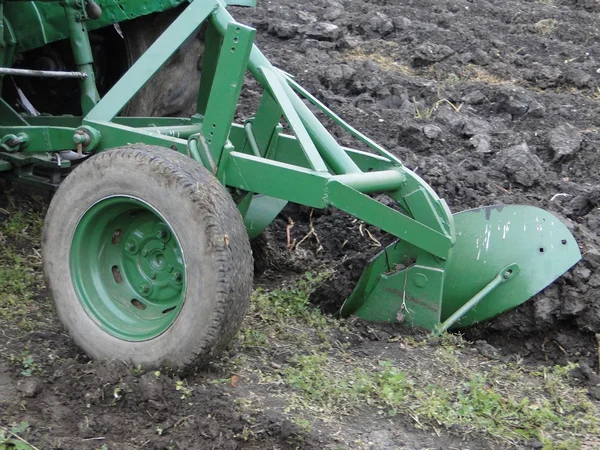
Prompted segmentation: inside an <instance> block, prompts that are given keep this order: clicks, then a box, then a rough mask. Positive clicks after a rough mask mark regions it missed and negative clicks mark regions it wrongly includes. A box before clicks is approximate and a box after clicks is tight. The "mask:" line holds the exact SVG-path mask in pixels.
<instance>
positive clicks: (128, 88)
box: [84, 0, 220, 123]
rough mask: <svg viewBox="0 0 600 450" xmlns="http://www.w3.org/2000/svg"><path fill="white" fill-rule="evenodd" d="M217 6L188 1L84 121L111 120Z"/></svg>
mask: <svg viewBox="0 0 600 450" xmlns="http://www.w3.org/2000/svg"><path fill="white" fill-rule="evenodd" d="M218 7H220V5H219V2H218V1H217V0H201V1H194V2H192V3H191V4H190V6H188V7H187V8H186V9H185V10H184V11H183V12H182V13H181V15H180V16H179V17H178V18H177V19H175V21H174V22H173V23H172V24H171V26H169V28H167V30H166V31H165V32H164V33H163V35H162V36H161V37H160V38H159V39H158V40H157V41H156V42H155V43H154V44H152V45H151V46H150V48H149V49H148V50H147V51H146V52H145V53H144V54H143V55H142V56H141V57H140V59H139V60H138V61H137V62H136V63H135V64H134V65H133V66H132V67H131V68H130V69H129V70H128V71H127V72H126V73H125V74H124V75H123V76H122V77H121V79H120V80H119V81H118V82H117V83H116V84H115V85H114V86H113V88H112V89H111V90H110V91H108V93H107V94H106V95H105V96H104V97H103V98H102V100H100V102H98V104H97V105H96V107H95V108H94V109H92V110H91V111H90V112H89V114H88V115H87V116H86V117H85V118H84V123H87V122H93V121H103V122H108V121H110V120H112V119H113V118H114V117H115V116H116V115H117V114H118V113H119V111H121V110H122V109H123V108H124V107H125V105H127V103H128V102H129V101H130V100H131V99H132V98H133V97H134V95H135V94H136V93H137V92H138V91H139V90H140V89H142V88H143V87H144V86H145V84H146V83H147V82H148V80H150V78H152V76H153V75H154V74H155V73H156V72H157V71H158V70H159V69H160V68H161V67H162V66H163V65H164V64H165V63H166V62H167V60H168V59H169V58H170V57H171V55H173V54H174V53H175V52H176V51H177V50H178V49H179V48H180V47H181V45H182V44H183V43H184V42H185V40H186V39H188V38H189V37H190V36H191V35H192V34H193V33H194V32H195V31H196V30H197V29H198V28H199V27H200V25H201V23H202V22H203V21H204V20H205V19H206V18H207V17H208V16H209V15H210V14H211V12H213V10H214V9H215V8H218Z"/></svg>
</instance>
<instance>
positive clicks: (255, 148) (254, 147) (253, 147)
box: [244, 122, 262, 158]
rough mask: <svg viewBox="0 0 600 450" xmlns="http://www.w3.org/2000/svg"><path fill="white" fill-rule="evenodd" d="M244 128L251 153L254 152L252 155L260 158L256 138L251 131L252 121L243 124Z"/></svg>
mask: <svg viewBox="0 0 600 450" xmlns="http://www.w3.org/2000/svg"><path fill="white" fill-rule="evenodd" d="M244 129H245V130H246V139H248V144H249V145H250V149H251V150H252V153H253V154H254V156H258V157H259V158H260V157H261V156H262V155H261V154H260V148H259V147H258V143H257V142H256V138H255V137H254V133H253V132H252V123H251V122H246V123H245V124H244Z"/></svg>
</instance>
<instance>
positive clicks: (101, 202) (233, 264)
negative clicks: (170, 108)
mask: <svg viewBox="0 0 600 450" xmlns="http://www.w3.org/2000/svg"><path fill="white" fill-rule="evenodd" d="M43 267H44V276H45V279H46V283H47V286H48V288H49V291H50V294H51V296H52V298H53V300H54V303H55V306H56V310H57V313H58V316H59V318H60V319H61V321H62V323H63V325H64V326H65V328H66V329H67V330H68V332H69V334H70V335H71V336H72V338H73V340H74V341H75V342H76V343H77V344H78V345H79V346H80V347H81V348H82V349H83V350H84V351H85V352H86V353H87V354H88V355H90V356H91V357H92V358H94V359H100V360H112V359H114V360H121V361H127V362H129V363H131V364H134V365H138V364H139V365H142V366H143V367H147V368H150V367H158V366H168V367H171V368H174V369H184V368H187V367H190V366H196V365H202V364H203V363H205V362H206V361H207V360H208V359H210V358H211V357H212V356H213V355H214V354H216V353H218V352H219V351H220V350H221V349H222V348H223V347H224V346H225V345H227V343H228V342H229V341H230V339H231V338H232V337H233V336H234V334H235V333H236V332H237V330H238V329H239V327H240V325H241V323H242V320H243V317H244V314H245V312H246V310H247V307H248V303H249V298H250V293H251V290H252V277H253V274H252V254H251V250H250V243H249V240H248V235H247V234H246V230H245V228H244V224H243V221H242V218H241V215H240V213H239V211H238V209H237V208H236V206H235V204H234V202H233V201H232V199H231V196H230V195H229V193H228V192H227V190H226V189H225V188H224V187H223V186H222V185H221V184H220V183H219V182H218V181H217V179H216V178H215V177H214V176H213V175H211V174H210V173H209V172H208V171H207V170H206V169H205V168H204V167H202V166H200V165H198V164H195V163H193V162H192V161H191V160H190V159H189V158H187V157H185V156H183V155H181V154H179V153H177V152H173V151H171V150H167V149H164V148H161V147H153V146H146V145H131V146H127V147H122V148H118V149H113V150H109V151H106V152H103V153H100V154H98V155H96V156H93V157H92V158H90V159H89V160H88V161H86V162H84V163H82V164H81V165H80V166H79V167H78V168H76V169H75V170H74V171H73V172H72V173H71V174H70V175H69V176H68V177H67V178H66V180H65V181H64V182H63V183H62V184H61V186H60V188H59V190H58V191H57V193H56V195H55V196H54V198H53V200H52V203H51V205H50V208H49V210H48V214H47V216H46V221H45V227H44V235H43Z"/></svg>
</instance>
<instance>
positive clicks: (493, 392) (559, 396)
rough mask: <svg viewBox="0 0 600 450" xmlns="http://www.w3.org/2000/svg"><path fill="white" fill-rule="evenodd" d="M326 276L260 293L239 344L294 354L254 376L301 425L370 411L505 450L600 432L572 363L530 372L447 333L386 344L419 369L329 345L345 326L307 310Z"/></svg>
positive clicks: (599, 417)
mask: <svg viewBox="0 0 600 450" xmlns="http://www.w3.org/2000/svg"><path fill="white" fill-rule="evenodd" d="M323 278H326V276H317V277H314V276H310V277H308V278H305V279H303V280H301V281H300V282H299V283H297V284H295V285H293V286H289V287H287V288H285V289H282V290H275V291H270V292H269V291H265V290H259V291H257V292H256V293H255V295H254V297H253V299H252V306H251V319H250V321H249V322H247V324H246V326H245V328H244V330H243V332H242V333H241V336H240V338H239V341H238V342H239V343H240V344H241V345H242V351H252V350H258V351H259V353H260V355H261V356H262V359H263V361H272V359H270V358H271V357H272V356H273V355H275V354H278V353H280V352H282V351H284V352H286V353H287V354H290V355H291V356H290V357H288V358H287V359H286V361H285V362H284V363H281V364H276V365H275V366H274V368H273V370H269V369H268V364H267V365H266V366H265V365H257V366H254V369H250V370H251V371H252V370H254V373H255V374H256V373H258V375H259V383H260V384H262V385H269V386H271V387H272V389H273V390H275V389H280V390H281V391H282V398H284V399H285V402H286V411H287V412H288V413H289V414H292V415H296V416H297V417H300V418H301V420H300V419H299V420H300V421H301V422H302V423H307V422H306V420H307V419H306V415H307V414H310V415H312V416H314V417H318V418H321V419H323V420H325V421H327V420H337V419H334V418H336V417H340V416H344V415H356V414H361V411H362V410H364V408H372V409H374V411H376V413H377V414H379V415H381V416H384V417H393V416H402V417H404V420H409V421H412V422H413V423H414V425H415V426H416V427H417V428H423V429H427V430H432V429H436V430H439V429H443V428H446V429H452V430H453V432H455V431H458V432H460V433H463V434H464V435H465V436H467V435H477V436H480V437H483V438H487V439H490V440H492V441H493V442H497V443H501V444H502V445H506V446H510V445H517V444H518V443H526V442H530V441H532V440H538V441H540V442H541V443H542V444H543V446H544V449H547V450H551V449H563V448H564V449H566V448H569V449H576V448H579V446H580V445H581V441H582V439H584V438H586V437H587V436H589V435H590V434H597V433H600V411H598V408H597V406H596V405H595V404H594V403H592V402H591V401H590V400H589V399H588V398H587V393H586V390H584V389H580V388H577V387H575V386H574V384H573V382H572V380H571V379H570V375H569V374H570V372H571V371H572V370H573V369H574V368H575V367H576V366H574V365H569V366H565V367H558V366H557V367H545V368H542V369H539V370H537V369H535V370H534V369H532V368H528V367H525V366H522V365H520V364H517V363H511V364H504V363H501V362H498V361H490V360H487V359H483V360H482V359H478V358H481V357H479V355H477V354H474V353H473V352H472V351H471V350H472V347H471V345H470V344H469V343H468V342H465V341H464V340H463V339H462V338H461V337H460V336H457V335H452V334H446V335H443V336H442V337H441V338H439V339H434V340H433V341H430V342H429V343H428V342H427V341H426V342H425V343H424V342H416V341H415V340H414V339H413V338H411V337H406V338H395V339H394V340H393V341H391V343H393V344H396V345H402V348H403V349H404V351H406V352H410V353H409V354H410V355H413V356H412V358H410V361H419V362H418V363H407V362H406V361H404V360H403V359H402V358H401V359H398V360H396V361H388V360H382V361H378V360H377V359H375V358H377V356H376V355H373V359H371V358H368V357H366V358H358V357H355V356H352V355H351V354H348V353H346V350H345V349H346V348H347V347H346V346H345V345H335V344H332V340H334V339H333V338H332V336H334V335H339V333H340V332H344V331H347V329H346V326H347V325H346V324H345V323H344V322H340V321H337V320H334V319H330V318H326V317H324V316H323V315H322V314H321V313H320V312H319V311H318V310H316V309H314V308H312V307H311V306H310V305H309V304H308V297H309V294H310V292H311V291H312V289H314V286H315V285H316V283H318V282H319V281H320V280H321V279H323ZM311 330H313V331H311ZM465 355H467V363H465V358H464V356H465ZM243 364H249V365H250V366H251V365H252V363H251V358H247V357H244V359H243ZM239 369H240V370H244V369H243V367H240V368H239Z"/></svg>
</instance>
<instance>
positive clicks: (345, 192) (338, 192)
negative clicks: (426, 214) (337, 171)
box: [327, 181, 453, 259]
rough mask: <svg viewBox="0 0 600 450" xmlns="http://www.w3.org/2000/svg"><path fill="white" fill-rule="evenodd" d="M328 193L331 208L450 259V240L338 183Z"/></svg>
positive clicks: (330, 186) (328, 187) (334, 182)
mask: <svg viewBox="0 0 600 450" xmlns="http://www.w3.org/2000/svg"><path fill="white" fill-rule="evenodd" d="M327 189H328V203H329V204H330V205H332V206H335V207H336V208H338V209H341V210H342V211H344V212H347V213H348V214H351V215H353V216H354V217H357V218H359V219H361V220H364V221H365V222H367V223H369V224H371V225H373V226H376V227H377V228H380V229H382V230H383V231H387V232H388V233H390V234H393V235H394V236H396V237H399V238H400V239H402V240H404V241H406V242H409V243H411V244H413V245H415V246H417V247H419V248H422V249H423V250H425V251H427V252H429V253H431V254H432V255H434V256H437V257H438V258H442V259H446V258H447V257H448V252H449V251H450V248H452V245H453V242H452V239H451V238H450V237H449V236H447V235H445V234H442V233H439V232H438V231H436V230H434V229H432V228H430V227H428V226H426V225H423V224H422V223H420V222H418V221H416V220H414V219H413V218H411V217H409V216H405V215H403V214H401V213H400V212H398V211H396V210H394V209H392V208H390V207H389V206H386V205H384V204H382V203H379V202H378V201H377V200H374V199H372V198H371V197H369V196H368V195H365V194H363V193H361V192H358V191H356V190H355V189H352V188H351V187H349V186H346V185H344V184H342V183H340V182H338V181H331V182H329V183H328V185H327Z"/></svg>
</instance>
